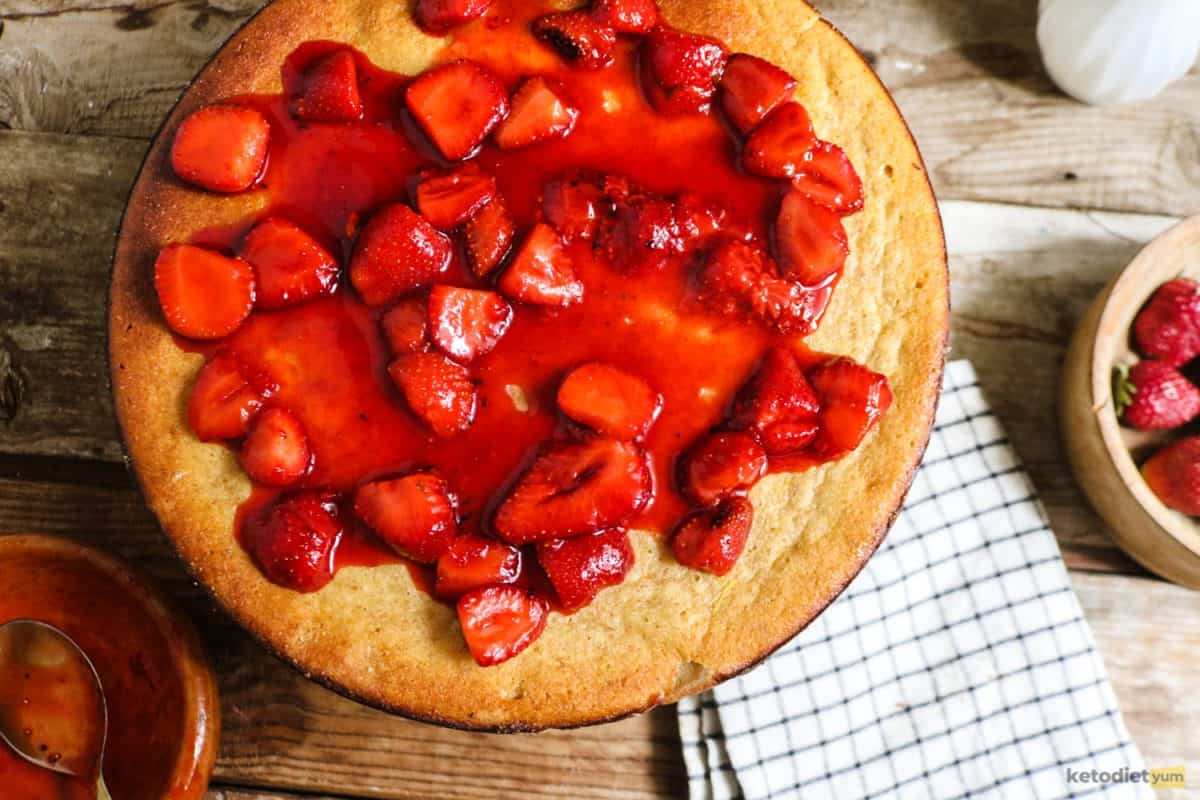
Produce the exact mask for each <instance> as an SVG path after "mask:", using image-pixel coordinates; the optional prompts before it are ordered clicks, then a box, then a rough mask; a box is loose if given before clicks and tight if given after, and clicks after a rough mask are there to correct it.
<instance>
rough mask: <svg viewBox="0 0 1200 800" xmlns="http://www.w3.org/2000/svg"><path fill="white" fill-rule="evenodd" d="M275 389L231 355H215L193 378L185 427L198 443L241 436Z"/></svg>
mask: <svg viewBox="0 0 1200 800" xmlns="http://www.w3.org/2000/svg"><path fill="white" fill-rule="evenodd" d="M275 388H276V387H274V386H273V385H271V383H270V381H269V379H267V378H266V376H264V375H255V374H252V373H251V372H250V370H248V369H247V368H246V366H245V365H244V364H243V363H242V362H241V361H240V360H239V359H238V358H237V357H236V356H234V355H232V354H231V353H218V354H217V355H215V356H213V358H212V360H211V361H209V362H208V363H207V364H205V365H204V368H203V369H201V370H200V374H199V375H197V376H196V383H195V384H194V385H193V386H192V393H191V394H190V395H189V396H188V427H189V428H191V429H192V433H194V434H196V438H198V439H199V440H200V441H202V442H215V441H219V440H221V439H236V438H238V437H239V436H245V434H246V431H247V429H249V427H250V420H251V419H252V418H253V417H254V415H255V414H257V413H258V412H259V409H261V408H262V405H263V402H264V401H265V400H266V399H267V398H268V397H270V396H271V394H273V393H274V391H275Z"/></svg>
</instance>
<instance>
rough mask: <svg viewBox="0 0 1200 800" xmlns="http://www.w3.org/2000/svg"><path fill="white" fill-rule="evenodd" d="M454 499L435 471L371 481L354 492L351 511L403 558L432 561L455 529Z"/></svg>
mask: <svg viewBox="0 0 1200 800" xmlns="http://www.w3.org/2000/svg"><path fill="white" fill-rule="evenodd" d="M457 506H458V503H457V500H456V499H455V497H454V494H453V493H452V492H451V491H450V486H449V485H448V484H447V483H446V481H445V479H444V478H442V476H440V475H438V474H437V473H435V472H415V473H413V474H412V475H405V476H404V477H403V478H393V479H391V480H382V481H372V482H371V483H367V484H363V485H362V486H360V487H358V491H356V492H355V493H354V513H355V514H356V515H357V516H358V518H359V519H361V520H362V521H363V522H365V523H367V525H368V526H369V527H370V528H371V530H373V531H375V533H376V534H378V535H379V538H380V539H383V541H384V542H386V543H387V545H388V547H390V548H392V549H393V550H395V551H396V552H397V553H399V554H400V555H402V556H404V557H405V558H410V559H412V560H413V561H419V562H422V563H427V564H432V563H433V562H435V561H437V560H438V557H440V556H441V555H442V553H444V552H446V549H447V548H448V547H450V543H451V542H452V541H453V540H454V536H455V534H456V533H457V531H458V516H457Z"/></svg>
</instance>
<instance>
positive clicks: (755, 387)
mask: <svg viewBox="0 0 1200 800" xmlns="http://www.w3.org/2000/svg"><path fill="white" fill-rule="evenodd" d="M820 410H821V405H820V402H819V401H818V400H817V395H816V393H815V392H814V391H813V388H812V386H810V385H809V383H808V380H807V379H805V377H804V373H803V372H802V371H801V369H800V363H799V362H798V361H797V360H796V356H795V355H794V354H793V353H792V352H791V351H790V350H788V349H787V348H785V347H772V348H771V349H770V350H768V351H767V355H766V356H765V357H764V358H763V361H762V364H761V365H760V366H759V368H758V371H757V372H755V373H754V377H752V378H751V379H750V381H749V382H748V383H747V384H746V385H745V386H744V387H742V390H741V391H740V392H738V396H737V399H736V400H735V401H734V409H733V417H732V418H731V420H730V422H731V424H733V425H734V426H735V427H738V428H754V429H755V430H757V431H759V432H760V433H761V432H763V431H765V430H767V429H768V428H770V427H771V426H773V425H775V424H776V423H779V422H795V421H797V420H815V419H816V418H817V415H818V414H819V413H820Z"/></svg>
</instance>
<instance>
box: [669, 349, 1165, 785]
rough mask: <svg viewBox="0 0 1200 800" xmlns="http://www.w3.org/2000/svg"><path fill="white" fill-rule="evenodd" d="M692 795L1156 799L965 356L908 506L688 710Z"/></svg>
mask: <svg viewBox="0 0 1200 800" xmlns="http://www.w3.org/2000/svg"><path fill="white" fill-rule="evenodd" d="M679 730H680V736H681V738H682V743H683V752H684V760H685V762H686V763H687V769H688V780H689V792H690V797H691V800H726V799H727V798H728V799H730V800H733V799H735V798H745V800H759V798H805V800H809V799H810V798H817V799H821V798H830V799H831V800H855V798H872V800H893V799H894V800H909V798H912V799H913V800H966V798H972V799H974V798H988V799H989V800H993V799H995V800H1007V798H1020V800H1061V799H1062V798H1078V797H1094V798H1098V799H1099V798H1113V799H1119V800H1125V799H1126V798H1138V797H1146V796H1148V794H1149V790H1148V789H1146V787H1145V786H1143V785H1140V784H1128V783H1126V784H1106V785H1101V784H1096V783H1082V782H1075V783H1070V782H1068V780H1067V771H1068V769H1071V770H1090V769H1093V768H1094V769H1097V770H1101V771H1105V772H1115V771H1119V770H1121V769H1122V768H1128V769H1129V770H1133V771H1136V770H1141V769H1142V768H1143V762H1142V758H1141V755H1140V754H1139V753H1138V751H1137V749H1136V748H1135V747H1134V745H1133V743H1132V741H1131V740H1130V738H1129V733H1128V732H1127V731H1126V729H1125V725H1124V723H1123V722H1122V720H1121V715H1120V711H1119V710H1118V708H1117V702H1116V698H1115V697H1114V695H1113V692H1112V687H1111V686H1110V685H1109V683H1108V679H1107V677H1106V676H1105V672H1104V664H1103V662H1102V661H1101V659H1100V655H1099V654H1098V653H1097V652H1096V648H1095V643H1094V642H1093V641H1092V635H1091V631H1090V630H1089V629H1088V626H1087V623H1086V622H1085V621H1084V618H1083V612H1082V610H1081V609H1080V606H1079V601H1078V599H1077V598H1076V597H1075V594H1074V592H1072V591H1071V586H1070V583H1069V581H1068V578H1067V571H1066V567H1065V565H1064V564H1063V561H1062V556H1061V554H1060V553H1059V550H1058V544H1057V542H1056V541H1055V539H1054V534H1053V533H1052V532H1051V530H1050V528H1049V524H1048V522H1047V519H1046V514H1045V511H1044V510H1043V509H1042V507H1041V504H1040V503H1039V502H1038V499H1037V496H1036V494H1035V492H1034V489H1033V485H1032V484H1031V483H1030V481H1029V478H1028V476H1027V475H1026V474H1025V471H1024V469H1023V468H1022V466H1021V465H1020V463H1019V462H1018V461H1017V457H1016V454H1015V453H1014V451H1013V449H1012V447H1011V446H1010V445H1009V443H1008V440H1007V439H1006V438H1005V434H1004V431H1003V430H1002V429H1001V427H1000V424H999V422H998V421H997V420H996V417H995V416H994V415H993V414H992V413H991V410H990V409H989V408H988V406H987V404H986V402H985V401H984V398H983V395H982V393H981V392H980V389H979V385H978V382H977V381H976V377H975V371H974V369H973V368H972V367H971V365H970V364H969V363H967V362H965V361H958V362H954V363H952V364H950V365H948V366H947V368H946V376H945V383H944V386H943V392H942V399H941V405H940V406H939V409H938V415H937V421H936V424H935V426H934V430H933V435H932V437H931V439H930V442H929V449H928V450H927V451H926V453H925V459H924V461H923V462H922V465H921V469H920V470H919V471H918V473H917V476H916V480H915V481H914V482H913V486H912V490H911V491H910V493H909V496H908V500H907V501H906V502H905V506H904V511H903V513H901V514H900V516H899V517H898V518H897V521H896V524H895V526H894V527H893V528H892V531H891V533H890V534H889V535H888V538H887V540H886V541H885V542H884V545H883V546H882V547H881V548H880V550H879V552H878V553H876V554H875V556H874V557H873V558H872V559H871V561H870V562H869V563H868V564H867V567H866V569H864V570H863V572H862V574H861V575H859V577H858V578H857V579H855V580H854V582H853V583H852V584H851V585H850V587H849V588H848V589H847V590H846V591H845V593H844V594H843V595H842V597H840V598H839V599H838V600H837V602H835V603H834V604H833V605H832V606H831V607H830V608H829V609H828V610H827V611H826V612H825V613H824V614H822V615H821V616H820V617H818V618H817V619H816V620H814V621H813V623H812V624H811V625H810V626H809V627H808V628H807V629H806V630H805V631H804V632H803V633H801V634H800V635H799V636H797V637H796V638H795V639H793V640H792V641H791V642H790V643H789V644H787V645H786V646H785V647H784V648H782V649H781V650H780V651H779V652H777V653H776V654H775V655H774V656H772V657H771V658H770V659H768V660H767V661H766V662H765V663H764V664H763V665H761V666H760V667H758V668H756V669H755V670H753V671H751V672H749V673H748V674H746V675H743V676H741V677H739V678H735V679H733V680H730V681H728V682H726V683H724V684H722V685H720V686H718V687H716V688H715V689H713V690H712V691H709V692H705V693H704V694H702V695H699V696H698V697H690V698H687V699H685V700H683V701H681V702H680V703H679Z"/></svg>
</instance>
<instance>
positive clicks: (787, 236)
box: [775, 189, 850, 287]
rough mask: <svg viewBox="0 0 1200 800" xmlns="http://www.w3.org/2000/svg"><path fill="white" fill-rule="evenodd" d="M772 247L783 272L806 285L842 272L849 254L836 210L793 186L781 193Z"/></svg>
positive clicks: (817, 283) (817, 282)
mask: <svg viewBox="0 0 1200 800" xmlns="http://www.w3.org/2000/svg"><path fill="white" fill-rule="evenodd" d="M775 248H776V250H777V252H778V253H779V266H780V267H781V268H782V270H783V273H784V275H785V276H786V277H788V278H791V279H793V280H797V281H800V283H802V284H804V285H805V286H808V287H815V286H819V285H822V284H824V283H825V281H827V280H828V279H829V278H831V277H832V276H833V275H836V274H837V273H839V272H841V270H842V267H843V266H844V265H845V263H846V257H847V256H848V255H849V254H850V245H849V243H848V242H847V240H846V230H845V228H843V227H842V220H841V218H840V217H839V216H838V215H837V213H836V212H834V211H830V210H829V209H828V208H825V207H824V206H821V205H817V204H816V203H814V202H813V201H812V200H810V199H808V197H806V196H805V195H804V194H803V193H802V192H799V191H797V190H794V189H793V190H792V191H789V192H788V193H787V194H786V195H784V198H783V203H782V205H780V208H779V218H778V219H777V220H776V222H775Z"/></svg>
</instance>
